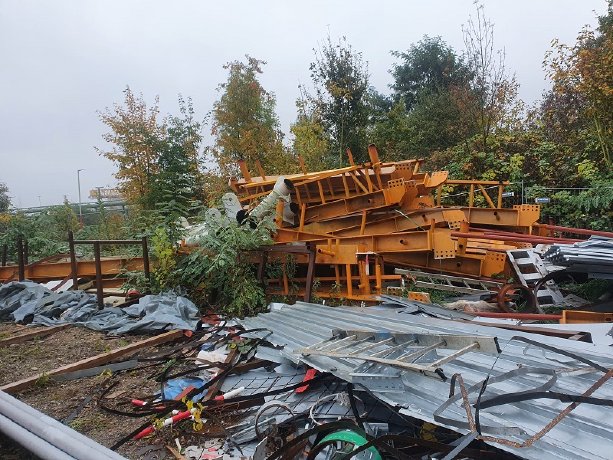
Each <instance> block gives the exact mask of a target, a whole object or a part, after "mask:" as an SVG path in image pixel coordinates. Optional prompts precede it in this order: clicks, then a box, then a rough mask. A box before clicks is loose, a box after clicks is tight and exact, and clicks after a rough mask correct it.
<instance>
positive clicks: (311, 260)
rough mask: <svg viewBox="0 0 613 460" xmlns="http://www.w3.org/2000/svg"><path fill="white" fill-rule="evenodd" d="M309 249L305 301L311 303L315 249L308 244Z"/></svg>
mask: <svg viewBox="0 0 613 460" xmlns="http://www.w3.org/2000/svg"><path fill="white" fill-rule="evenodd" d="M307 249H308V251H309V265H308V268H307V276H306V286H305V289H304V301H305V302H310V301H311V293H312V290H313V274H314V273H315V257H316V256H315V248H314V247H313V246H312V245H311V244H308V243H307Z"/></svg>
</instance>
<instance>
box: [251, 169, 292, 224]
mask: <svg viewBox="0 0 613 460" xmlns="http://www.w3.org/2000/svg"><path fill="white" fill-rule="evenodd" d="M292 190H294V184H293V183H292V181H291V180H289V179H286V178H285V177H283V176H280V177H279V178H278V179H277V182H275V186H274V187H273V189H272V191H271V192H270V193H269V194H268V195H267V196H266V197H265V198H264V199H263V200H262V202H261V203H260V204H258V205H257V206H256V207H255V208H253V209H252V210H251V211H250V212H249V217H251V218H253V219H255V220H260V219H262V217H264V216H266V215H267V214H269V213H271V212H272V211H274V209H275V208H276V207H277V201H278V200H279V198H281V199H283V200H285V201H289V199H290V193H292Z"/></svg>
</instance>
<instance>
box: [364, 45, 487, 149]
mask: <svg viewBox="0 0 613 460" xmlns="http://www.w3.org/2000/svg"><path fill="white" fill-rule="evenodd" d="M392 54H393V55H394V56H395V57H397V58H399V59H400V62H399V63H397V64H395V65H394V67H393V68H392V70H391V73H392V75H393V76H394V83H393V84H392V85H391V86H392V89H393V91H394V94H393V98H394V100H395V101H396V105H395V106H394V109H393V110H391V111H389V112H388V113H387V117H384V119H383V120H379V122H378V123H377V124H376V125H375V128H374V132H373V135H374V136H375V139H376V142H377V143H378V144H379V145H381V146H382V152H383V155H387V154H388V151H389V153H390V154H391V155H392V157H394V158H398V159H400V158H402V155H401V156H399V154H401V152H403V150H404V152H403V153H404V156H406V155H428V154H430V153H431V152H432V151H434V150H439V149H444V148H448V147H451V146H453V145H455V144H457V143H458V142H461V141H462V140H464V139H466V138H467V137H470V136H471V135H473V134H474V133H475V124H474V123H473V122H472V120H471V119H470V117H468V116H466V114H465V112H464V111H463V110H461V105H460V104H459V102H460V101H459V100H458V98H457V97H456V95H457V94H466V95H470V92H471V89H470V86H469V84H470V81H471V78H472V74H471V72H470V70H469V69H468V67H467V66H466V65H465V64H464V62H463V61H462V59H461V58H460V57H459V56H458V55H457V54H456V53H455V51H454V50H453V49H452V48H451V47H449V46H448V45H447V44H446V43H445V42H444V41H443V40H441V38H440V37H434V38H431V37H428V36H426V37H424V38H423V39H422V40H421V41H419V42H418V43H417V44H414V45H412V46H411V47H410V48H409V49H408V50H407V51H406V52H398V51H394V52H392ZM398 104H404V106H405V111H404V115H403V113H402V112H401V111H400V110H399V107H398ZM382 135H385V136H386V138H381V137H382ZM407 149H408V150H407Z"/></svg>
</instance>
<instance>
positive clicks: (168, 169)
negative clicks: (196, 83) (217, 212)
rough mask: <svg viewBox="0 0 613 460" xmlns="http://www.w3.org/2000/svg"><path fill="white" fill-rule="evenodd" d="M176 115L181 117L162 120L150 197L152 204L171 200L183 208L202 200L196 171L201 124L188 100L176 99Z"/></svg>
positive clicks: (199, 179)
mask: <svg viewBox="0 0 613 460" xmlns="http://www.w3.org/2000/svg"><path fill="white" fill-rule="evenodd" d="M179 112H180V114H181V116H173V115H170V116H168V117H167V118H166V120H165V126H166V130H165V137H164V139H163V142H161V143H160V152H159V157H158V160H157V163H158V170H159V173H158V174H157V176H156V178H155V189H154V190H153V191H152V195H153V200H154V201H155V203H166V202H168V201H174V202H175V203H177V204H179V205H181V206H183V207H184V208H186V207H188V206H189V205H190V203H191V202H193V201H194V200H198V199H202V198H203V187H202V185H203V184H202V175H201V172H200V169H199V161H200V153H201V152H200V145H201V143H202V133H201V131H202V123H201V122H199V121H198V120H196V118H195V115H194V107H193V104H192V100H191V99H190V98H187V100H186V99H184V98H183V97H182V96H179Z"/></svg>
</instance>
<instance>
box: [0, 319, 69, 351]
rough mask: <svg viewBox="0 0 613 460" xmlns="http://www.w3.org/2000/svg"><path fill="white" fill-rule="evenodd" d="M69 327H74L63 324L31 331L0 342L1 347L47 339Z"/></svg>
mask: <svg viewBox="0 0 613 460" xmlns="http://www.w3.org/2000/svg"><path fill="white" fill-rule="evenodd" d="M69 326H72V325H71V324H61V325H59V326H52V327H37V328H36V329H30V330H29V331H28V332H24V333H21V334H16V335H14V336H12V337H7V338H6V339H2V340H0V347H6V346H8V345H11V344H13V343H22V342H27V341H28V340H32V339H36V338H38V337H46V336H48V335H51V334H55V333H56V332H59V331H61V330H62V329H66V328H67V327H69Z"/></svg>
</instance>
